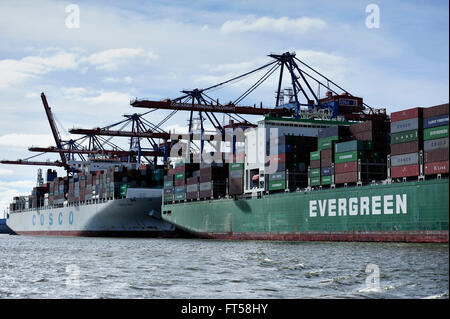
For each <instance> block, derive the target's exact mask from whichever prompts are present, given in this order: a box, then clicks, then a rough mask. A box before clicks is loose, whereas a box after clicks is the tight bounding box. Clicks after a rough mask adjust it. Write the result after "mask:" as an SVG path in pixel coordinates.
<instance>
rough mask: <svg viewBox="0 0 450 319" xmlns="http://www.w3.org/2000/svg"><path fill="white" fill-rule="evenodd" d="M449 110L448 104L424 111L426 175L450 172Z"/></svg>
mask: <svg viewBox="0 0 450 319" xmlns="http://www.w3.org/2000/svg"><path fill="white" fill-rule="evenodd" d="M448 126H449V109H448V104H444V105H437V106H434V107H429V108H425V109H424V110H423V127H424V131H423V139H424V142H423V151H424V174H425V175H437V174H448V172H449V158H448V156H449V132H448V130H449V128H448Z"/></svg>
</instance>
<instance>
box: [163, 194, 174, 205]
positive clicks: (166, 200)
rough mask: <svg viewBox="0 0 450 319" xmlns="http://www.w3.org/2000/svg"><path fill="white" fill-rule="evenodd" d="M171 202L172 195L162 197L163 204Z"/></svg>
mask: <svg viewBox="0 0 450 319" xmlns="http://www.w3.org/2000/svg"><path fill="white" fill-rule="evenodd" d="M172 200H173V196H172V195H170V194H166V195H164V202H165V203H167V202H171V201H172Z"/></svg>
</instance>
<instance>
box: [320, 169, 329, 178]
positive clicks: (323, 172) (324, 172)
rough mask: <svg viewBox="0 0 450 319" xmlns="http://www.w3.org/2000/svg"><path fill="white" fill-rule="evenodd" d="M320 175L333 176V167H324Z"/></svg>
mask: <svg viewBox="0 0 450 319" xmlns="http://www.w3.org/2000/svg"><path fill="white" fill-rule="evenodd" d="M320 173H321V175H322V176H330V175H331V167H322V170H321V172H320Z"/></svg>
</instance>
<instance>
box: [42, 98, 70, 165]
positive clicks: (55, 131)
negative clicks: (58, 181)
mask: <svg viewBox="0 0 450 319" xmlns="http://www.w3.org/2000/svg"><path fill="white" fill-rule="evenodd" d="M41 99H42V104H44V109H45V114H47V119H48V122H49V124H50V128H51V130H52V134H53V138H54V139H55V143H56V147H57V148H58V149H62V148H63V147H62V143H61V136H60V135H59V132H58V128H57V127H56V123H55V119H54V117H53V114H52V110H51V108H50V106H48V103H47V98H46V97H45V94H44V92H42V93H41ZM59 155H60V156H61V162H62V163H63V164H66V163H67V160H66V157H65V156H64V153H63V152H59Z"/></svg>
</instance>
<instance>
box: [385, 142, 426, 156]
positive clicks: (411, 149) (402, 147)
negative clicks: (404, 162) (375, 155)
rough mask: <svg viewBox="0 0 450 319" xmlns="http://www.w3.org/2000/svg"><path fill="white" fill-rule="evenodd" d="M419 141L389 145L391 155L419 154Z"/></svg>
mask: <svg viewBox="0 0 450 319" xmlns="http://www.w3.org/2000/svg"><path fill="white" fill-rule="evenodd" d="M419 151H420V147H419V141H414V142H408V143H397V144H391V155H401V154H409V153H419Z"/></svg>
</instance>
